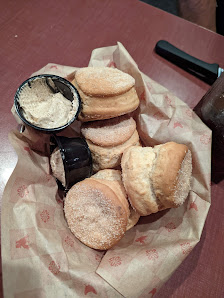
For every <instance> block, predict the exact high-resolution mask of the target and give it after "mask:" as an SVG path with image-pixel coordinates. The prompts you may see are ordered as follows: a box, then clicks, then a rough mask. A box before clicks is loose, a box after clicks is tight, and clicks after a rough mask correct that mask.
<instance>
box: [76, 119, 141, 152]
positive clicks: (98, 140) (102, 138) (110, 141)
mask: <svg viewBox="0 0 224 298" xmlns="http://www.w3.org/2000/svg"><path fill="white" fill-rule="evenodd" d="M135 129H136V122H135V120H134V119H133V118H132V117H130V116H128V115H123V116H120V117H116V118H112V119H107V120H101V121H93V122H85V123H82V125H81V133H82V135H83V136H84V137H85V138H86V139H88V140H90V141H91V142H92V143H94V144H96V145H99V146H106V147H109V146H116V145H120V144H122V143H124V142H126V141H127V140H128V139H130V137H131V136H132V135H133V133H134V131H135Z"/></svg>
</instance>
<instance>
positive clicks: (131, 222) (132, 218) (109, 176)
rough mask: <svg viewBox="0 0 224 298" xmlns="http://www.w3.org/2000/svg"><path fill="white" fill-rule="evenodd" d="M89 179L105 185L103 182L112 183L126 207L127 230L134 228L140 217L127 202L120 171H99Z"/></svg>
mask: <svg viewBox="0 0 224 298" xmlns="http://www.w3.org/2000/svg"><path fill="white" fill-rule="evenodd" d="M91 178H95V179H99V180H101V181H102V183H105V181H109V182H110V183H111V182H113V184H114V190H115V192H116V191H117V190H119V191H121V192H122V193H123V200H124V201H125V205H126V206H125V208H128V223H127V230H130V229H131V228H132V227H133V226H135V225H136V224H137V222H138V220H139V218H140V215H139V214H138V212H137V211H136V210H134V209H133V208H132V206H131V204H130V203H129V202H128V199H127V194H126V191H125V188H124V185H123V182H122V178H121V171H119V170H113V169H106V170H101V171H99V172H97V173H96V174H94V175H93V176H91Z"/></svg>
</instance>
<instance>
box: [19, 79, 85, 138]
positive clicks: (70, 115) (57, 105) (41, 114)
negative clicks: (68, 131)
mask: <svg viewBox="0 0 224 298" xmlns="http://www.w3.org/2000/svg"><path fill="white" fill-rule="evenodd" d="M14 104H15V109H16V112H17V114H18V116H19V117H20V119H21V120H22V121H23V122H24V123H25V124H27V125H29V126H31V127H33V128H34V129H37V130H40V131H43V132H59V131H61V130H63V129H64V128H66V127H67V126H69V125H70V124H71V123H72V122H73V121H75V120H76V119H77V117H78V114H79V112H80V107H81V99H80V96H79V93H78V91H77V89H76V88H75V87H74V86H73V85H72V84H71V83H70V82H69V81H67V80H65V79H64V78H61V77H59V76H55V75H38V76H34V77H31V78H29V79H28V80H26V81H25V82H23V83H22V84H21V85H20V87H19V88H18V89H17V91H16V94H15V98H14Z"/></svg>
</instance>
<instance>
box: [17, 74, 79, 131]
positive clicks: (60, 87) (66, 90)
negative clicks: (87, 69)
mask: <svg viewBox="0 0 224 298" xmlns="http://www.w3.org/2000/svg"><path fill="white" fill-rule="evenodd" d="M38 79H40V80H45V82H46V84H47V85H48V87H49V88H50V89H51V90H52V91H53V92H60V93H61V94H62V95H63V96H64V97H65V98H67V99H68V100H70V101H73V100H74V94H75V95H76V97H77V100H78V110H77V112H76V114H75V115H74V117H73V118H72V119H71V120H70V121H69V122H68V123H66V124H65V125H63V126H60V127H56V128H44V127H39V126H36V125H34V124H32V123H30V122H29V121H27V119H26V118H25V117H24V115H23V109H22V108H21V107H20V103H19V98H20V94H21V92H22V91H23V88H24V87H26V86H27V85H28V86H29V87H31V82H33V81H35V80H38ZM50 80H51V81H53V83H54V86H53V87H52V86H51V84H50V82H49V81H50ZM14 104H15V109H16V112H17V114H18V116H19V117H20V119H21V120H22V121H23V122H24V123H25V124H27V125H29V126H30V127H32V128H34V129H37V130H39V131H42V132H46V133H52V132H55V133H56V132H60V131H62V130H63V129H65V128H66V127H67V126H69V125H70V124H71V123H72V122H74V121H75V120H76V119H77V117H78V114H79V112H80V109H81V99H80V95H79V93H78V91H77V89H76V88H75V87H74V86H73V85H72V84H71V83H70V82H69V81H67V80H66V79H64V78H62V77H59V76H56V75H50V74H44V75H38V76H34V77H31V78H29V79H27V80H26V81H24V82H23V83H22V84H21V85H20V86H19V88H18V89H17V91H16V94H15V97H14Z"/></svg>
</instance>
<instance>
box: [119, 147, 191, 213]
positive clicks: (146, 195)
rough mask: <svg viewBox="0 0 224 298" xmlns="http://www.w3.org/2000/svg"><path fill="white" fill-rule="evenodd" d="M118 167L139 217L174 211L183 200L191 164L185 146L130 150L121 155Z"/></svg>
mask: <svg viewBox="0 0 224 298" xmlns="http://www.w3.org/2000/svg"><path fill="white" fill-rule="evenodd" d="M121 167H122V179H123V182H124V186H125V189H126V192H127V194H128V196H129V200H130V202H131V205H132V206H133V207H134V208H135V209H136V210H137V212H138V213H139V214H140V215H142V216H145V215H149V214H151V213H156V212H158V211H160V210H163V209H166V208H171V207H178V206H180V205H181V204H183V202H184V201H185V199H186V198H187V195H188V193H189V190H190V181H191V174H192V160H191V152H190V150H189V149H188V147H187V146H185V145H182V144H177V143H174V142H169V143H166V144H162V145H158V146H155V147H154V148H151V147H144V148H142V147H130V148H128V149H127V150H125V151H124V153H123V156H122V160H121Z"/></svg>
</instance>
